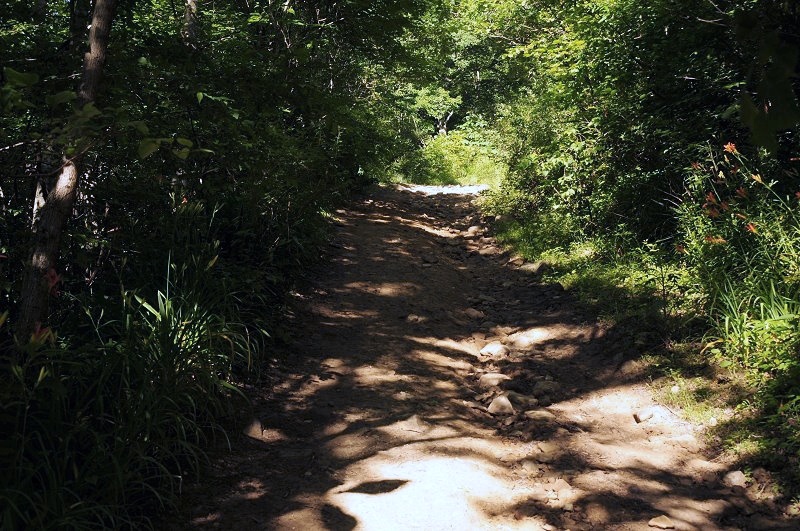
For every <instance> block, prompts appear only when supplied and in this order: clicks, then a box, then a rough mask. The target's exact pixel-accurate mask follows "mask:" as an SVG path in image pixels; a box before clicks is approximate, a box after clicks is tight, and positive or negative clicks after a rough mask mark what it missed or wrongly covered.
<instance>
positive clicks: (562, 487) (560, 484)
mask: <svg viewBox="0 0 800 531" xmlns="http://www.w3.org/2000/svg"><path fill="white" fill-rule="evenodd" d="M548 488H550V489H552V490H553V492H555V493H556V496H558V499H559V500H567V499H569V498H570V497H571V496H572V495H573V494H574V491H573V489H572V485H570V484H569V483H567V481H566V480H565V479H564V478H558V479H557V480H556V481H555V483H553V484H552V486H550V487H548Z"/></svg>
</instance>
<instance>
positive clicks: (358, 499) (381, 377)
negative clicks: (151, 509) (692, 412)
mask: <svg viewBox="0 0 800 531" xmlns="http://www.w3.org/2000/svg"><path fill="white" fill-rule="evenodd" d="M469 199H470V198H468V197H465V196H461V195H436V196H426V195H422V194H416V193H412V192H409V191H402V190H397V189H393V188H379V189H376V190H375V192H374V193H373V194H372V195H371V196H370V197H369V198H367V199H364V200H363V201H361V202H360V203H359V204H357V205H355V206H354V207H353V208H352V209H349V210H342V211H340V212H338V213H337V216H338V220H337V222H336V223H337V234H336V237H335V238H334V240H333V242H332V245H331V252H330V257H329V258H330V260H329V261H328V262H327V264H326V266H325V268H324V269H321V270H320V271H319V272H318V273H317V275H316V278H315V280H314V281H313V282H311V283H310V284H309V285H308V286H306V287H305V288H304V289H302V290H301V292H300V293H297V294H295V298H294V302H293V303H292V304H291V307H290V309H289V311H288V312H287V319H288V322H287V328H288V329H289V330H291V331H292V335H293V338H292V339H291V340H290V341H289V345H290V346H289V347H288V348H287V352H286V353H284V355H283V364H282V365H281V367H282V368H281V369H280V371H277V370H276V372H275V373H274V374H273V375H272V377H273V383H272V385H271V386H269V388H263V389H260V390H257V391H256V392H255V393H254V395H255V396H254V402H255V408H256V413H257V417H258V421H259V422H260V424H258V423H257V424H256V425H254V426H251V428H250V430H249V434H250V436H247V437H244V436H243V437H241V438H239V439H237V440H236V441H234V448H233V452H231V453H229V454H221V455H220V456H219V457H218V458H216V459H215V460H214V462H213V464H212V466H211V467H210V469H209V471H208V475H207V477H205V478H204V479H203V481H202V482H201V484H200V485H195V486H193V487H192V488H190V491H189V493H188V494H187V495H186V497H185V498H186V504H185V508H184V510H183V511H182V513H181V514H180V515H178V516H177V517H176V518H177V520H176V521H177V522H178V523H177V524H176V523H175V522H173V525H171V526H170V527H172V528H175V527H183V528H191V529H212V528H222V529H237V528H238V529H304V530H305V529H336V530H338V529H343V530H349V529H381V530H384V529H414V528H420V529H547V528H548V527H547V526H553V527H552V528H556V529H558V528H571V529H639V528H641V526H644V527H645V528H646V527H647V521H648V520H649V519H650V518H653V517H657V516H659V515H668V516H669V517H670V518H671V519H672V520H673V523H674V525H675V527H676V528H677V529H725V528H731V529H732V528H737V527H738V528H742V527H744V528H748V527H749V528H756V527H754V526H758V525H760V526H762V527H760V528H764V527H763V525H767V524H768V525H769V526H772V527H770V528H779V526H781V525H784V523H783V522H780V521H778V520H776V519H774V518H773V517H772V516H771V515H772V514H773V513H774V509H773V508H771V507H767V506H759V505H758V504H757V503H753V502H751V501H749V500H748V499H747V497H746V496H745V495H744V492H740V491H738V490H736V489H737V488H738V487H737V488H734V489H729V488H725V487H724V486H722V485H720V483H719V481H718V480H719V478H720V476H721V474H722V473H723V472H724V470H722V469H721V467H720V466H718V465H716V464H714V463H711V462H708V461H706V460H705V459H704V457H703V456H702V454H701V452H700V451H701V448H700V447H699V446H698V443H697V442H696V439H695V437H694V435H693V433H692V432H691V431H689V432H688V436H687V433H686V429H687V428H686V426H685V425H684V424H682V423H680V422H678V421H676V420H675V419H670V418H667V416H665V415H664V413H663V411H661V412H659V411H657V412H656V413H657V414H656V415H655V416H654V419H653V420H652V421H650V422H648V423H644V424H643V425H637V424H636V423H635V422H634V421H633V420H632V416H631V408H634V407H644V406H652V403H651V402H649V400H650V398H649V394H648V393H647V392H646V390H645V389H644V387H643V385H642V383H643V379H644V375H643V374H642V373H641V372H637V371H635V370H628V368H629V367H628V368H626V362H629V361H635V360H631V359H626V357H625V356H622V357H620V355H619V354H620V348H619V345H617V344H616V343H615V342H612V341H610V340H609V339H608V338H609V337H613V335H614V331H613V330H612V329H609V328H607V327H602V326H599V325H597V324H595V323H593V322H592V321H591V320H590V319H588V318H587V317H586V315H587V314H584V313H582V312H581V311H580V310H579V308H578V305H577V303H576V302H575V301H574V300H572V298H571V297H570V295H569V294H568V293H565V292H564V291H563V289H561V286H559V285H546V284H541V283H538V282H537V281H536V278H535V277H534V276H532V275H531V274H530V273H528V272H526V271H524V270H521V269H520V268H518V267H517V266H516V265H515V262H514V261H513V260H511V261H509V257H508V256H506V255H505V254H504V253H503V252H502V251H501V250H500V249H498V248H497V247H496V245H495V244H494V241H493V240H492V239H491V238H490V237H487V236H486V235H485V233H484V230H483V228H481V227H479V225H480V224H479V217H478V215H477V214H476V213H475V211H474V209H473V208H472V207H471V206H470V204H469ZM492 344H494V345H495V346H497V345H500V346H501V347H502V348H501V352H500V353H499V354H498V355H494V356H493V355H484V354H481V351H482V349H484V347H485V346H487V345H492ZM626 354H627V356H628V358H630V354H629V353H626ZM487 373H490V374H491V373H497V374H503V375H504V376H505V377H507V379H506V380H505V381H504V382H503V389H499V388H482V387H481V386H480V385H479V378H480V376H481V375H483V374H487ZM543 382H549V384H548V383H543ZM545 388H546V389H547V391H546V392H544V393H543V392H542V389H545ZM499 395H503V396H511V397H512V398H514V399H515V401H516V403H515V404H512V405H514V407H515V411H514V412H513V413H511V414H503V415H491V414H489V413H488V412H487V406H488V405H489V404H490V403H491V402H492V401H493V400H494V399H495V398H497V397H498V396H499ZM524 400H528V402H524V403H523V401H524ZM625 400H628V402H625ZM544 406H546V407H544ZM526 411H527V412H528V413H526ZM682 430H683V431H682ZM702 474H705V475H702ZM786 525H787V526H786V529H789V528H791V527H789V526H788V524H786Z"/></svg>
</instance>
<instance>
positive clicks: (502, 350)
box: [481, 341, 509, 358]
mask: <svg viewBox="0 0 800 531" xmlns="http://www.w3.org/2000/svg"><path fill="white" fill-rule="evenodd" d="M508 352H509V351H508V347H507V346H505V345H504V344H502V343H500V342H499V341H492V342H491V343H489V344H487V345H486V346H485V347H483V348H482V349H481V355H482V356H492V357H494V358H498V357H501V356H505V355H507V354H508Z"/></svg>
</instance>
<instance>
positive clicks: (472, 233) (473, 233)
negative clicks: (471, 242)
mask: <svg viewBox="0 0 800 531" xmlns="http://www.w3.org/2000/svg"><path fill="white" fill-rule="evenodd" d="M480 234H481V228H480V227H479V226H477V225H473V226H471V227H470V228H468V229H467V230H466V231H465V232H464V237H466V238H469V239H472V238H476V237H478V236H479V235H480Z"/></svg>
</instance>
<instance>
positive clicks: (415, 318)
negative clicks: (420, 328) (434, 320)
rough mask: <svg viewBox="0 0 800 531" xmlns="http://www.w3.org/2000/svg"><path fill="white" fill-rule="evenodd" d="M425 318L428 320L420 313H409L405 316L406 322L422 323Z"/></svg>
mask: <svg viewBox="0 0 800 531" xmlns="http://www.w3.org/2000/svg"><path fill="white" fill-rule="evenodd" d="M427 320H428V318H427V317H423V316H421V315H415V314H413V313H410V314H408V315H407V316H406V322H407V323H424V322H425V321H427Z"/></svg>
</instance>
